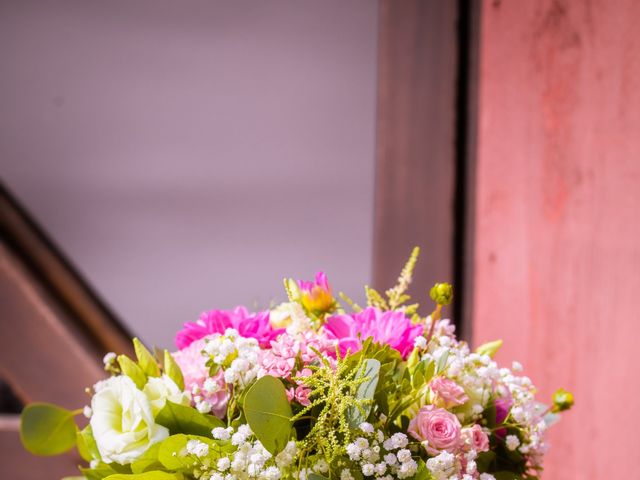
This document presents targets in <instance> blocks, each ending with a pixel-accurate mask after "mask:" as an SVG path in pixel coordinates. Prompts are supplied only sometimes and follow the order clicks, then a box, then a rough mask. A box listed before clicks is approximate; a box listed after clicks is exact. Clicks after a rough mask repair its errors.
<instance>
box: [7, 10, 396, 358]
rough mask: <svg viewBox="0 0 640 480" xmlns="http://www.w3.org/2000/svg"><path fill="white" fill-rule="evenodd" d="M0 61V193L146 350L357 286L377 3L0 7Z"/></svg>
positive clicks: (367, 255) (363, 271) (368, 208)
mask: <svg viewBox="0 0 640 480" xmlns="http://www.w3.org/2000/svg"><path fill="white" fill-rule="evenodd" d="M0 58H1V59H2V63H1V64H0V70H1V73H0V175H2V177H3V180H4V181H5V182H6V183H7V185H8V187H9V188H10V189H11V190H13V191H14V193H15V194H16V195H17V196H18V198H19V199H20V200H21V201H23V202H24V203H25V204H26V206H27V208H28V209H29V210H30V211H31V212H32V213H33V214H34V215H35V217H36V219H37V220H38V221H40V222H42V224H43V225H44V227H45V229H46V231H47V232H49V233H50V234H51V236H52V237H53V239H54V240H55V241H56V242H57V243H58V244H59V245H60V246H61V247H62V249H63V250H64V251H65V252H66V253H67V254H68V255H69V256H70V257H71V259H72V260H73V261H74V262H75V263H76V265H77V266H79V267H80V269H81V270H82V272H83V273H84V274H85V276H86V277H87V278H88V280H89V282H90V283H91V284H92V285H93V286H94V287H96V289H97V290H98V292H99V293H100V294H102V295H103V296H104V297H105V299H106V300H107V302H108V303H109V304H111V305H112V306H113V307H114V309H115V310H116V312H117V313H118V314H120V315H121V317H122V318H123V319H124V320H125V322H126V323H127V324H128V325H129V326H130V327H131V329H132V330H133V331H134V332H135V333H136V334H138V335H141V336H142V338H143V339H145V340H146V341H148V342H150V343H156V344H159V345H164V346H169V345H172V344H173V342H172V340H173V335H174V333H175V331H176V330H177V329H178V328H179V326H180V325H181V324H182V322H184V321H187V320H192V319H194V317H196V316H197V315H199V313H200V312H201V311H202V310H204V309H209V308H214V307H216V308H230V307H233V306H235V305H237V304H240V303H244V304H248V305H249V306H257V307H265V306H268V304H269V302H270V301H271V300H272V299H280V300H282V299H283V298H284V292H283V288H282V278H283V276H285V275H291V276H295V277H303V278H305V277H310V276H311V275H313V274H315V272H316V271H317V270H318V269H325V270H326V271H327V273H328V275H329V277H330V279H333V282H334V285H335V287H336V289H342V290H344V291H346V292H349V294H353V295H357V294H358V293H360V292H361V289H362V287H361V286H362V285H363V284H365V283H368V282H369V281H370V278H369V277H370V271H371V267H370V264H371V243H372V229H373V225H372V223H373V167H374V164H373V159H374V145H375V138H374V135H375V102H376V58H377V4H376V2H371V1H369V0H349V1H344V0H330V1H329V0H313V1H305V2H299V1H297V0H270V1H268V2H265V1H261V0H180V1H174V0H125V1H122V0H113V1H95V0H57V1H55V2H51V1H46V0H45V1H43V0H4V1H2V2H0ZM398 267H400V266H398Z"/></svg>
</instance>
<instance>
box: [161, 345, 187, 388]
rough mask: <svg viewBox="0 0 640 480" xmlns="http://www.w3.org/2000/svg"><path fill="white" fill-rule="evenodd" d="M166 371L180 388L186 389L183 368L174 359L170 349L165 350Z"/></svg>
mask: <svg viewBox="0 0 640 480" xmlns="http://www.w3.org/2000/svg"><path fill="white" fill-rule="evenodd" d="M164 372H165V373H166V374H167V375H168V376H169V378H170V379H171V380H173V381H174V382H175V383H176V385H177V386H178V388H179V389H180V390H184V377H183V376H182V370H180V367H179V366H178V364H177V363H176V361H175V360H174V359H173V357H172V356H171V354H170V353H169V351H168V350H165V351H164Z"/></svg>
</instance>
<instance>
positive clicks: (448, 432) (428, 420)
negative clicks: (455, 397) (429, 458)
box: [408, 405, 462, 455]
mask: <svg viewBox="0 0 640 480" xmlns="http://www.w3.org/2000/svg"><path fill="white" fill-rule="evenodd" d="M461 429H462V427H461V425H460V421H459V420H458V417H456V416H455V415H454V414H453V413H451V412H448V411H446V410H445V409H444V408H437V407H435V406H434V405H427V406H424V407H422V408H421V409H420V411H419V412H418V414H417V415H416V416H415V417H414V418H413V419H412V420H411V422H409V430H408V431H409V433H410V434H411V436H412V437H413V438H415V439H416V440H420V441H421V442H422V445H423V446H424V447H425V449H426V450H427V452H428V453H429V454H430V455H438V454H439V453H440V452H442V451H447V452H449V453H452V452H454V451H455V450H457V449H458V448H459V447H460V445H461V440H462V439H461V437H460V434H461Z"/></svg>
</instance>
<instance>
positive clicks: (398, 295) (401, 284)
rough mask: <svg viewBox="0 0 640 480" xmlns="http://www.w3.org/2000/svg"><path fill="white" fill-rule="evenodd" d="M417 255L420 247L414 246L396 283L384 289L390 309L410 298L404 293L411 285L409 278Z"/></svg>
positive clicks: (411, 277) (411, 275)
mask: <svg viewBox="0 0 640 480" xmlns="http://www.w3.org/2000/svg"><path fill="white" fill-rule="evenodd" d="M419 255H420V248H419V247H414V248H413V250H412V251H411V256H410V257H409V260H408V261H407V263H406V264H405V266H404V268H403V269H402V272H401V273H400V276H399V277H398V283H397V284H396V285H395V286H394V287H393V288H390V289H389V290H387V291H386V294H387V298H388V299H389V308H390V309H391V310H395V309H396V308H398V307H400V306H401V305H402V304H403V303H405V302H406V301H408V300H409V299H410V298H411V297H410V296H409V295H407V294H406V291H407V289H408V288H409V285H411V280H412V279H413V271H414V269H415V268H416V263H417V261H418V256H419ZM416 308H417V306H416Z"/></svg>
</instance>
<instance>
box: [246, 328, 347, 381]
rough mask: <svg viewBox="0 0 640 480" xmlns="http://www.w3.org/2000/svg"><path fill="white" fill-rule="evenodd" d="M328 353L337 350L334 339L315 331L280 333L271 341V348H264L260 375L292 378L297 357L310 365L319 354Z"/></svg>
mask: <svg viewBox="0 0 640 480" xmlns="http://www.w3.org/2000/svg"><path fill="white" fill-rule="evenodd" d="M316 352H320V354H321V355H322V354H325V355H328V354H330V353H334V352H335V345H334V343H333V341H329V340H327V339H326V338H324V337H321V336H319V335H318V334H317V333H315V332H304V333H300V334H298V335H288V334H286V333H285V334H283V335H280V336H279V337H278V338H277V339H276V340H272V341H271V349H269V350H263V351H262V352H261V358H260V366H261V368H260V372H259V373H258V376H260V377H262V376H264V375H271V376H273V377H278V378H290V377H291V374H292V373H293V367H294V366H295V363H296V359H298V358H299V359H300V360H301V361H302V363H303V364H305V365H308V364H310V363H312V362H313V361H315V360H316V359H317V358H318V354H317V353H316Z"/></svg>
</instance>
